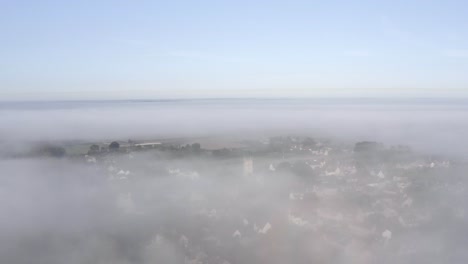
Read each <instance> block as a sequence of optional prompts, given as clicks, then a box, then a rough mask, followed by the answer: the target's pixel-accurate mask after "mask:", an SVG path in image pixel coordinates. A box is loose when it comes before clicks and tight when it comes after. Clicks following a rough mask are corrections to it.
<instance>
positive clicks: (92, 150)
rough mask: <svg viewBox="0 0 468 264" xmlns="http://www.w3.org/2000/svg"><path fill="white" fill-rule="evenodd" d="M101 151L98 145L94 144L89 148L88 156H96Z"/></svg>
mask: <svg viewBox="0 0 468 264" xmlns="http://www.w3.org/2000/svg"><path fill="white" fill-rule="evenodd" d="M99 150H100V148H99V146H98V145H96V144H93V145H91V146H90V147H89V150H88V154H95V153H98V152H99Z"/></svg>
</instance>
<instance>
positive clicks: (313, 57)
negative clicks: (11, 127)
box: [0, 0, 468, 100]
mask: <svg viewBox="0 0 468 264" xmlns="http://www.w3.org/2000/svg"><path fill="white" fill-rule="evenodd" d="M466 10H468V2H467V1H453V0H445V1H430V0H424V1H423V0H413V1H411V0H405V1H400V0H393V1H354V0H353V1H351V0H347V1H336V0H330V1H295V0H292V1H271V0H270V1H244V0H237V1H110V0H108V1H21V0H16V1H6V0H3V1H0V100H55V99H67V100H69V99H160V98H217V97H222V98H233V97H234V98H238V97H257V98H258V97H267V98H269V97H293V98H294V97H389V96H394V97H457V98H459V97H468V74H466V72H468V16H466Z"/></svg>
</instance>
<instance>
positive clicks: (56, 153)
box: [36, 145, 66, 158]
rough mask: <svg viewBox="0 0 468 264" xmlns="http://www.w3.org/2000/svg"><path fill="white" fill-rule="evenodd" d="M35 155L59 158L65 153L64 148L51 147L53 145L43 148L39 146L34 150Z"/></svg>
mask: <svg viewBox="0 0 468 264" xmlns="http://www.w3.org/2000/svg"><path fill="white" fill-rule="evenodd" d="M36 153H37V154H38V155H41V156H48V157H55V158H61V157H63V156H65V154H66V151H65V148H63V147H59V146H53V145H44V146H40V147H39V148H38V149H37V150H36Z"/></svg>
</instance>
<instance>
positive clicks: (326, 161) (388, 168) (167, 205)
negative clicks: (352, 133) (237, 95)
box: [46, 136, 467, 264]
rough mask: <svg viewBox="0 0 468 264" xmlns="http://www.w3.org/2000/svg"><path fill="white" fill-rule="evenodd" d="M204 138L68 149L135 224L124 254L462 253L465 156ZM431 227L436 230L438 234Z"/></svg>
mask: <svg viewBox="0 0 468 264" xmlns="http://www.w3.org/2000/svg"><path fill="white" fill-rule="evenodd" d="M204 140H205V141H206V142H209V143H206V142H205V143H206V144H207V145H210V143H211V145H213V146H216V148H205V147H204V145H205V143H203V141H204ZM199 141H201V142H202V143H198V142H193V143H189V142H190V140H185V141H180V140H178V141H177V140H176V141H166V142H164V141H141V142H136V141H132V140H128V141H113V142H107V143H93V144H91V145H90V144H87V146H89V147H88V151H87V152H86V153H83V154H80V155H71V156H69V158H70V159H73V160H74V161H75V162H81V163H84V164H86V166H88V167H89V168H92V169H93V170H96V171H97V172H98V173H97V174H98V175H101V176H102V177H103V178H105V182H107V183H106V185H108V186H109V188H110V189H111V190H112V191H111V192H112V194H113V198H112V201H113V202H111V204H110V205H109V206H113V207H115V208H116V215H115V217H116V218H119V219H121V221H123V222H125V223H127V225H130V226H128V228H129V229H131V230H134V231H133V232H134V233H133V234H132V237H133V239H132V241H133V242H132V243H134V244H132V246H131V247H130V248H131V249H132V250H133V251H132V252H126V255H127V256H133V257H134V258H135V260H138V261H140V260H141V258H149V259H151V260H156V261H161V262H174V263H220V264H221V263H223V264H227V263H287V262H290V263H291V262H292V263H310V262H316V263H329V262H347V261H346V260H347V259H353V261H356V263H375V262H383V263H395V262H398V263H410V262H411V260H412V259H415V258H418V259H421V252H424V254H426V255H427V259H428V260H431V261H433V260H434V259H436V260H440V261H447V260H448V259H446V258H447V255H446V254H439V253H440V252H452V253H453V254H450V255H451V256H452V258H453V259H451V260H455V262H456V260H457V254H460V255H459V256H460V257H461V256H462V255H461V254H462V252H463V245H466V241H459V240H460V239H462V240H463V239H466V236H462V237H460V236H458V237H459V238H457V239H458V240H457V239H454V238H455V236H453V234H454V233H456V232H457V230H459V228H460V227H462V226H463V225H465V223H466V218H467V216H466V213H467V212H466V205H465V204H464V201H466V195H467V192H466V184H465V183H464V181H465V180H464V175H465V174H464V173H465V172H466V169H467V165H466V164H465V163H463V162H459V161H456V160H451V159H448V158H443V157H436V156H428V155H422V154H417V153H414V152H413V151H412V150H411V149H410V148H409V147H407V146H385V145H384V144H382V143H377V142H371V141H362V142H357V143H354V144H343V143H339V144H338V143H333V142H332V141H330V140H327V139H313V138H310V137H293V136H285V137H271V138H266V139H265V138H262V139H256V140H252V139H250V140H244V141H242V140H240V141H239V140H235V142H226V146H228V147H220V146H222V144H220V143H216V144H213V141H216V139H209V140H208V141H207V140H206V139H201V140H199ZM218 141H219V140H218ZM46 153H49V154H50V153H51V152H50V151H49V152H46ZM60 153H61V155H60V156H62V155H65V158H66V155H67V154H64V153H65V151H62V152H60ZM52 154H54V152H52ZM52 156H53V155H52ZM62 158H63V157H62ZM447 223H449V224H447ZM428 230H441V231H440V232H441V234H439V236H438V238H437V241H432V240H431V239H432V236H431V234H430V233H429V231H428ZM127 235H128V234H127ZM415 235H416V236H418V237H420V238H421V242H422V243H421V244H415V243H414V241H413V240H412V239H410V238H413V237H414V236H415ZM122 239H124V238H123V237H122ZM125 239H127V238H125ZM425 239H426V241H431V243H430V244H425V243H424V241H425ZM117 240H119V238H118V237H117ZM122 241H123V240H122ZM122 243H124V242H122ZM125 243H128V242H125ZM433 243H437V247H436V248H438V250H439V251H437V250H435V251H434V245H433ZM141 252H143V253H141Z"/></svg>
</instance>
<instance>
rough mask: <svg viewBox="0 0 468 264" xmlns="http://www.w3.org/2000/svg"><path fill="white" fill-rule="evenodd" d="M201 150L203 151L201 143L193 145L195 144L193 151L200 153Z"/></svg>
mask: <svg viewBox="0 0 468 264" xmlns="http://www.w3.org/2000/svg"><path fill="white" fill-rule="evenodd" d="M200 150H201V145H200V143H193V144H192V151H194V152H198V151H200Z"/></svg>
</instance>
